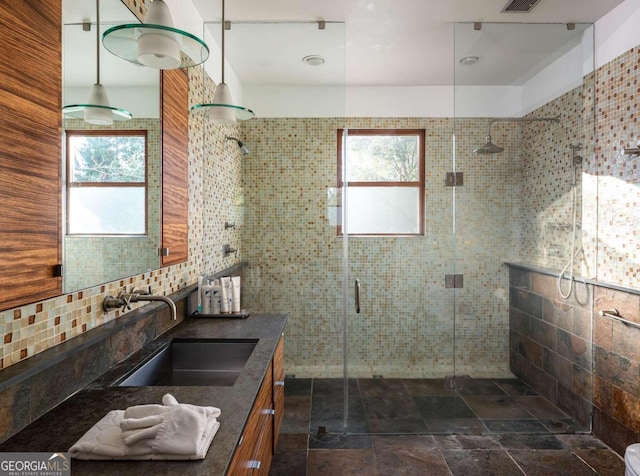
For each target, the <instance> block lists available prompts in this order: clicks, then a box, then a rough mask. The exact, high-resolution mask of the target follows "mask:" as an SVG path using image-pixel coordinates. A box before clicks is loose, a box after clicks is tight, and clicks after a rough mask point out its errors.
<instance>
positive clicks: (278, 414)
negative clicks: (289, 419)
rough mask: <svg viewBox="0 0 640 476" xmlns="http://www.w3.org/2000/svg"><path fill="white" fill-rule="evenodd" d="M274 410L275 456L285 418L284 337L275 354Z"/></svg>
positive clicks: (273, 449)
mask: <svg viewBox="0 0 640 476" xmlns="http://www.w3.org/2000/svg"><path fill="white" fill-rule="evenodd" d="M273 408H274V409H275V414H274V416H273V447H272V449H271V451H272V452H273V454H275V452H276V446H277V445H278V436H279V435H280V428H281V427H282V418H283V417H284V335H283V336H282V337H280V340H279V341H278V345H277V346H276V351H275V353H274V354H273Z"/></svg>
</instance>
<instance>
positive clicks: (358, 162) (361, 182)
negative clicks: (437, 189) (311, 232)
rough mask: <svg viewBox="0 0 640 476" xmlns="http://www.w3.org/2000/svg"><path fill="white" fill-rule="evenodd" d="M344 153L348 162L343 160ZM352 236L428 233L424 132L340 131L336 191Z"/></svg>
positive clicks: (388, 130) (392, 130)
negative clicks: (340, 193) (339, 190)
mask: <svg viewBox="0 0 640 476" xmlns="http://www.w3.org/2000/svg"><path fill="white" fill-rule="evenodd" d="M343 152H344V154H345V160H344V161H343V157H342V156H343ZM344 182H346V183H347V188H346V194H347V196H346V197H344V198H345V201H346V206H345V207H344V208H345V210H346V217H345V218H346V220H345V221H344V222H343V223H342V224H341V225H339V226H338V234H341V233H342V231H343V230H342V228H343V225H345V224H346V230H345V231H346V232H347V233H348V234H349V235H363V236H366V235H373V236H385V235H392V236H412V235H423V234H424V219H423V217H424V213H423V210H424V130H423V129H411V130H402V129H384V130H382V129H348V130H346V132H345V131H343V130H342V129H340V130H338V187H342V186H343V183H344Z"/></svg>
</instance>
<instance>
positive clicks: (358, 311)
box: [355, 279, 360, 314]
mask: <svg viewBox="0 0 640 476" xmlns="http://www.w3.org/2000/svg"><path fill="white" fill-rule="evenodd" d="M355 291H356V313H358V314H360V280H359V279H356V287H355Z"/></svg>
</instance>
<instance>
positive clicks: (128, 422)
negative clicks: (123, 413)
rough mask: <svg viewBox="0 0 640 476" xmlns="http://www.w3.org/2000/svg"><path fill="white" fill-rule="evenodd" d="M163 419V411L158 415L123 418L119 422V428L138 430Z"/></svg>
mask: <svg viewBox="0 0 640 476" xmlns="http://www.w3.org/2000/svg"><path fill="white" fill-rule="evenodd" d="M163 421H164V413H162V414H160V415H151V416H148V417H143V418H124V419H123V420H122V421H121V422H120V429H121V430H122V431H123V432H125V431H131V430H139V429H141V428H149V427H151V426H155V425H157V424H158V423H162V422H163Z"/></svg>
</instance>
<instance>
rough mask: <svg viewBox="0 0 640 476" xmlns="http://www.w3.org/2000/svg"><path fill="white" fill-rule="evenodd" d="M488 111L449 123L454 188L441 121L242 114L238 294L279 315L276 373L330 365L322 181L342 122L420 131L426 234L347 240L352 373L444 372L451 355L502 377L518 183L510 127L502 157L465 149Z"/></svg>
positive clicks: (335, 364)
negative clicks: (283, 338) (459, 276)
mask: <svg viewBox="0 0 640 476" xmlns="http://www.w3.org/2000/svg"><path fill="white" fill-rule="evenodd" d="M487 120H488V119H468V120H460V121H456V123H455V127H456V137H459V139H457V142H456V144H457V157H456V164H457V165H456V167H457V170H458V171H464V173H465V185H464V187H462V188H458V189H453V188H451V187H446V186H445V184H444V183H445V174H446V172H447V171H451V170H452V168H453V165H452V160H451V157H452V144H453V141H452V132H453V127H454V121H453V120H451V119H361V118H357V119H355V118H350V119H256V120H253V121H251V122H248V123H245V124H243V128H242V130H243V134H244V138H245V140H246V141H247V143H248V144H250V146H251V149H252V154H251V155H250V156H248V157H246V158H245V159H244V174H243V177H244V189H245V195H246V212H245V214H246V216H245V228H244V232H245V234H244V235H243V243H244V246H245V248H246V250H245V258H246V259H247V261H248V262H249V268H248V270H247V271H246V286H247V293H246V294H245V297H246V299H247V301H246V302H247V303H248V306H249V307H250V308H257V309H260V310H261V311H262V312H288V313H290V318H289V323H288V326H287V343H286V345H287V348H286V356H287V357H286V359H287V372H288V373H294V374H297V375H304V376H332V377H336V376H339V375H341V374H342V361H343V359H342V311H341V299H342V250H343V244H342V241H341V239H340V238H338V237H337V236H336V230H335V227H334V226H332V225H331V223H330V220H329V218H328V216H327V215H328V208H329V206H330V205H331V204H332V203H331V201H330V199H329V198H328V190H330V189H331V188H332V187H334V186H335V184H336V130H337V129H338V128H340V127H343V126H347V127H352V128H412V129H415V128H424V129H425V130H426V149H425V150H426V190H427V194H426V198H425V200H426V202H425V205H426V210H427V213H426V226H425V229H426V234H425V236H424V237H412V238H373V237H368V238H355V239H352V240H351V241H350V242H349V256H350V260H351V262H352V263H353V266H352V268H351V271H350V278H349V283H348V284H347V286H348V289H349V292H351V289H352V280H353V279H355V278H359V279H360V280H361V283H362V306H363V311H362V313H361V314H359V315H357V314H355V313H354V312H353V311H350V315H349V323H350V324H349V336H350V337H349V338H350V348H351V350H350V361H349V368H350V372H351V374H353V375H362V376H371V375H385V376H406V377H410V376H413V377H427V376H443V375H446V374H451V373H453V361H454V352H455V361H456V373H458V374H471V375H475V376H490V375H491V376H497V375H500V376H507V375H510V373H509V370H508V356H507V347H508V345H507V339H508V276H507V270H506V268H504V267H503V265H502V262H503V261H505V260H516V259H517V258H518V256H517V255H516V254H513V255H511V254H509V253H515V252H516V250H517V248H518V246H517V245H518V243H519V239H520V236H519V233H518V227H517V226H515V224H516V223H517V222H518V216H519V208H518V207H519V204H518V201H516V200H505V199H504V197H505V196H509V195H511V194H514V195H515V193H516V190H517V186H518V183H519V166H518V158H517V154H516V147H515V144H516V142H515V141H516V139H517V138H518V136H517V134H516V133H515V132H513V133H512V134H510V137H508V138H506V139H505V141H504V145H505V146H506V148H507V152H506V153H505V154H501V155H499V156H495V157H492V159H491V160H484V161H478V160H477V158H476V157H475V156H473V155H472V153H471V151H472V150H473V149H474V148H475V147H477V146H478V145H480V144H479V142H481V141H482V140H483V139H484V131H485V130H486V124H487ZM509 127H511V128H512V129H513V126H512V125H511V126H509V125H505V130H506V129H508V128H509ZM480 131H483V132H480ZM454 195H455V200H456V207H457V215H456V219H455V226H456V229H457V234H456V242H455V250H454V242H453V241H452V231H453V227H454V217H453V213H452V210H453V201H454ZM486 203H489V204H491V207H486V206H485V205H484V204H486ZM479 204H482V205H481V206H479ZM504 223H511V224H513V226H509V227H504V226H502V224H504ZM505 250H507V251H505ZM454 251H455V254H454ZM505 253H506V254H505ZM453 272H456V273H464V274H465V287H464V289H459V290H455V291H454V290H445V289H444V279H445V278H444V276H445V274H450V273H453ZM487 290H489V292H487ZM454 295H455V310H456V312H455V317H456V320H455V322H454V312H453V310H454ZM454 331H455V334H456V342H457V344H456V346H455V349H454V346H453V335H454ZM318 336H322V338H320V339H319V338H318Z"/></svg>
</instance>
